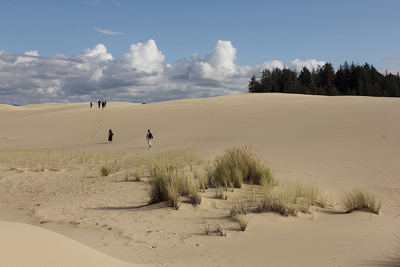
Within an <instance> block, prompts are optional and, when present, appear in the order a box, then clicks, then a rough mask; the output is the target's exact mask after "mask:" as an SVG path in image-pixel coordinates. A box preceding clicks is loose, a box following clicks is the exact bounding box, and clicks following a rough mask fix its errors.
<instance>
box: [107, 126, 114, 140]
mask: <svg viewBox="0 0 400 267" xmlns="http://www.w3.org/2000/svg"><path fill="white" fill-rule="evenodd" d="M113 135H114V133H113V132H112V130H111V129H110V130H109V131H108V141H110V143H112V139H113Z"/></svg>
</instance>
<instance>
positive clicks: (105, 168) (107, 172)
mask: <svg viewBox="0 0 400 267" xmlns="http://www.w3.org/2000/svg"><path fill="white" fill-rule="evenodd" d="M100 173H101V176H110V173H111V167H109V166H107V165H104V166H102V167H101V169H100Z"/></svg>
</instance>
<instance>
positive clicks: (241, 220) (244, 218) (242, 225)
mask: <svg viewBox="0 0 400 267" xmlns="http://www.w3.org/2000/svg"><path fill="white" fill-rule="evenodd" d="M233 219H234V220H235V221H236V222H237V223H238V224H239V229H240V231H246V228H247V226H248V224H249V222H250V219H251V218H250V217H249V216H248V215H245V214H236V215H234V216H233Z"/></svg>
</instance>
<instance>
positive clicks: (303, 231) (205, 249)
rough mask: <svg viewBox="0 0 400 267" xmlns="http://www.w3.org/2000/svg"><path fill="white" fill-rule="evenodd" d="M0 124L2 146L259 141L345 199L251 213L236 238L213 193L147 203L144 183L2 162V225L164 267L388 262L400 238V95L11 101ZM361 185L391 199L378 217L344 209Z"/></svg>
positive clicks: (291, 169) (88, 147) (196, 145)
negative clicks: (110, 137)
mask: <svg viewBox="0 0 400 267" xmlns="http://www.w3.org/2000/svg"><path fill="white" fill-rule="evenodd" d="M0 124H1V129H0V148H2V149H67V150H85V151H102V150H108V151H110V152H112V151H127V152H132V151H136V152H141V153H153V152H154V151H160V150H165V149H175V148H181V149H184V150H187V151H191V152H194V153H196V154H198V155H201V156H203V157H205V158H209V159H212V158H214V157H215V156H216V155H219V154H222V153H223V152H224V151H225V149H227V148H230V147H234V146H243V145H248V146H251V147H252V148H253V151H255V152H256V153H258V154H259V155H261V156H262V157H263V158H264V159H265V160H266V161H268V164H269V166H270V167H271V168H272V169H273V170H274V172H275V175H276V176H277V178H278V179H280V180H282V181H301V182H304V183H307V182H312V183H316V184H317V185H318V186H319V187H321V188H322V189H323V190H324V191H326V192H329V193H330V194H332V196H333V198H334V199H335V201H334V202H335V203H337V204H336V205H334V207H333V208H331V209H329V210H327V211H322V210H320V211H318V212H315V213H314V214H312V215H301V216H299V217H296V218H283V217H281V216H278V215H275V214H254V216H253V218H252V219H251V221H250V224H249V227H248V229H247V231H246V232H238V231H235V230H233V229H234V224H233V223H232V222H230V221H229V219H226V217H227V216H226V215H227V214H229V203H228V204H226V203H223V202H221V201H222V200H216V199H215V198H213V194H214V193H213V192H211V191H210V192H207V193H205V194H204V195H203V201H202V204H201V205H200V207H197V208H194V207H193V206H191V205H183V206H182V207H181V208H180V209H179V210H178V211H174V210H171V209H169V208H166V207H157V208H147V207H146V202H147V200H146V194H145V191H144V190H145V187H146V183H106V181H105V182H104V184H100V185H97V184H94V185H91V186H89V187H88V188H87V189H83V191H82V189H79V188H76V187H74V185H73V181H76V180H77V179H80V178H79V177H81V176H82V175H85V173H76V174H75V173H74V172H73V171H68V170H61V171H59V172H52V171H47V172H31V171H26V170H22V171H21V170H20V171H18V170H10V168H9V166H7V164H6V163H3V164H2V171H1V174H0V183H1V185H2V187H1V188H2V189H1V190H2V191H1V196H0V220H11V221H22V222H26V223H31V224H35V225H40V226H41V227H44V228H47V229H51V230H53V231H56V232H59V233H62V234H63V235H66V236H69V237H71V238H74V239H75V240H78V241H79V242H82V243H84V244H86V245H89V246H91V247H93V248H95V249H97V250H100V251H102V252H104V253H107V254H109V255H112V256H115V257H118V258H119V259H122V260H126V261H130V262H133V263H156V264H159V265H160V266H188V265H192V266H243V265H244V264H250V265H254V266H265V265H268V266H289V265H293V266H355V265H363V264H372V265H379V264H380V261H381V260H382V259H383V258H385V257H386V256H387V254H388V251H390V250H391V249H392V246H391V244H393V243H395V242H396V240H395V236H394V233H397V227H398V225H399V220H400V216H397V215H398V214H400V210H399V206H398V203H399V200H400V180H399V178H400V177H399V173H400V164H399V163H400V99H394V98H392V99H389V98H367V97H323V96H305V95H285V94H241V95H230V96H224V97H217V98H208V99H191V100H178V101H169V102H162V103H152V104H145V105H142V104H130V103H113V102H110V103H108V107H107V108H106V109H105V110H101V109H98V108H97V107H96V106H94V107H93V109H89V104H88V103H81V104H79V103H78V104H76V103H75V104H41V105H29V106H24V107H10V106H6V105H1V106H0ZM110 128H111V129H112V130H113V131H114V134H115V135H114V142H113V143H112V144H110V143H108V142H107V132H108V129H110ZM147 129H151V130H152V132H153V133H154V136H155V139H154V142H153V145H154V147H153V151H148V149H147V147H146V141H145V134H146V132H147ZM82 172H83V170H82ZM85 172H90V171H89V170H85ZM115 179H122V176H121V177H117V176H116V178H115ZM54 181H57V182H54ZM32 185H34V186H32ZM354 185H358V186H362V187H364V188H368V189H370V190H372V191H373V192H375V193H376V194H377V195H379V196H380V197H381V198H382V199H383V200H384V202H385V203H384V206H383V208H382V210H381V213H380V215H379V216H376V215H372V216H371V215H370V214H369V213H365V212H355V213H352V214H343V212H342V211H343V206H342V202H341V198H342V196H343V194H344V193H345V192H346V191H347V190H350V189H351V188H352V187H353V186H354ZM79 190H80V191H79ZM85 190H86V191H85ZM82 192H83V193H82ZM35 205H36V206H35ZM21 209H22V210H24V211H25V212H22V213H21ZM27 214H28V215H30V216H31V217H28V218H32V219H27V217H26V215H27ZM205 220H210V221H212V222H214V223H215V222H217V221H220V222H222V223H223V224H225V227H226V228H227V229H228V237H217V236H205V235H203V234H202V229H203V227H204V221H205ZM40 222H48V223H44V224H40ZM59 222H70V223H71V222H72V223H73V225H71V224H67V225H66V224H61V225H60V224H59ZM109 228H110V229H111V230H108V229H109ZM84 231H86V232H87V233H89V234H88V236H90V237H88V236H86V237H85V236H84V235H83V234H82V233H84Z"/></svg>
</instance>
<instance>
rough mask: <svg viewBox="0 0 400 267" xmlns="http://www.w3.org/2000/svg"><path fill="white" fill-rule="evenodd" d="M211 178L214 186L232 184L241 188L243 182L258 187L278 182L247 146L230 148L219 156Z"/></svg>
mask: <svg viewBox="0 0 400 267" xmlns="http://www.w3.org/2000/svg"><path fill="white" fill-rule="evenodd" d="M211 176H212V180H211V181H212V183H213V185H214V186H224V185H227V184H232V185H233V186H234V187H236V188H241V187H242V183H243V181H246V182H250V183H252V184H258V185H259V184H262V183H263V184H274V183H275V182H276V180H275V178H274V177H273V175H272V173H271V171H270V169H269V168H268V167H267V165H266V163H265V162H264V161H263V160H262V159H261V158H260V157H258V156H257V155H256V154H254V153H253V152H252V151H251V149H250V148H248V147H247V146H244V147H242V148H237V147H235V148H230V149H227V150H226V151H225V153H224V154H223V155H222V156H217V157H216V158H215V159H214V168H213V170H212V172H211Z"/></svg>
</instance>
